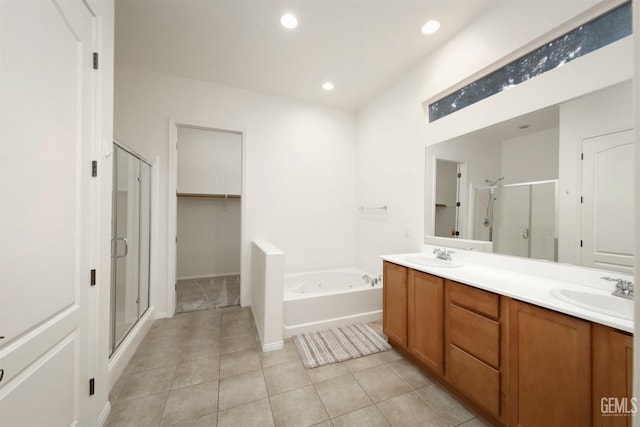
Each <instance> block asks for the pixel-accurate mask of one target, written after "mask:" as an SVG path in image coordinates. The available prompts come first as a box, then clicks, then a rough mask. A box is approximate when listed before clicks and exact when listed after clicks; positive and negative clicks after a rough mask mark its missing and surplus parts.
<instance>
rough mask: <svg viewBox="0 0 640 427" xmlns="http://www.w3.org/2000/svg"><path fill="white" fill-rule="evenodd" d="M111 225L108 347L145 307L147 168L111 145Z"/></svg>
mask: <svg viewBox="0 0 640 427" xmlns="http://www.w3.org/2000/svg"><path fill="white" fill-rule="evenodd" d="M113 161H114V168H113V172H114V173H113V194H112V197H113V201H112V203H113V205H112V206H113V207H112V210H113V211H112V226H111V230H112V231H111V233H112V235H111V308H112V310H111V327H112V330H111V350H112V351H113V350H115V349H116V348H117V346H118V345H119V344H120V342H121V341H122V339H123V338H124V337H125V336H126V335H127V333H128V332H129V331H130V330H131V328H133V326H134V325H135V324H136V322H137V321H138V319H139V318H140V316H141V315H142V314H143V313H144V311H145V310H146V309H147V308H148V306H149V249H150V244H149V243H150V242H149V238H150V228H149V224H150V220H149V218H150V182H151V168H150V166H149V165H148V164H146V163H144V162H143V161H141V160H140V159H139V158H137V157H136V156H134V155H133V154H131V153H129V152H128V151H126V150H124V149H123V148H121V147H119V146H117V145H114V160H113Z"/></svg>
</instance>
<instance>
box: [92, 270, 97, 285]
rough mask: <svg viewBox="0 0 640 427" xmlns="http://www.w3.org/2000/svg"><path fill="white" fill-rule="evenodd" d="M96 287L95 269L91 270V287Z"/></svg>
mask: <svg viewBox="0 0 640 427" xmlns="http://www.w3.org/2000/svg"><path fill="white" fill-rule="evenodd" d="M95 285H96V269H95V268H94V269H93V270H91V286H95Z"/></svg>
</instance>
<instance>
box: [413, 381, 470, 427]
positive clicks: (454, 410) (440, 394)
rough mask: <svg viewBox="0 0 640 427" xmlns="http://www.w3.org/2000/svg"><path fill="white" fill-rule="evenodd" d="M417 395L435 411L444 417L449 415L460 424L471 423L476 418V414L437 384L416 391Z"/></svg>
mask: <svg viewBox="0 0 640 427" xmlns="http://www.w3.org/2000/svg"><path fill="white" fill-rule="evenodd" d="M416 393H417V394H418V396H420V398H422V400H423V401H424V402H425V403H426V404H427V405H428V406H429V407H430V408H432V409H433V410H434V411H436V412H438V413H440V414H441V415H442V416H444V415H448V416H450V417H452V418H454V419H456V420H458V423H462V422H465V421H469V420H470V419H472V418H474V417H475V414H474V413H472V412H471V411H469V410H468V409H467V408H466V407H465V406H463V405H462V403H460V402H459V401H458V400H457V399H456V398H455V397H453V396H452V395H451V394H449V392H448V391H446V390H445V389H443V388H442V387H440V386H438V385H436V384H432V385H430V386H427V387H424V388H421V389H419V390H416Z"/></svg>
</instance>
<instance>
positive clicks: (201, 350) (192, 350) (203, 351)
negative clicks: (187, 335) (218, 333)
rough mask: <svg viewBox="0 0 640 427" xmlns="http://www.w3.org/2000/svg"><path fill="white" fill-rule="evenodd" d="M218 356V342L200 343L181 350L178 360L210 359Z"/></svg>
mask: <svg viewBox="0 0 640 427" xmlns="http://www.w3.org/2000/svg"><path fill="white" fill-rule="evenodd" d="M218 356H220V342H200V343H195V344H191V345H188V346H186V347H184V348H183V349H182V354H181V355H180V360H181V361H185V360H196V359H210V358H213V357H218Z"/></svg>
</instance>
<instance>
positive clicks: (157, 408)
mask: <svg viewBox="0 0 640 427" xmlns="http://www.w3.org/2000/svg"><path fill="white" fill-rule="evenodd" d="M167 395H168V393H159V394H154V395H151V396H145V397H140V398H138V399H131V400H120V401H117V402H113V403H112V405H111V414H109V418H108V419H107V422H106V423H105V427H147V426H149V427H151V426H153V427H156V426H157V425H158V423H159V422H160V419H161V418H162V411H163V409H164V404H165V402H166V401H167Z"/></svg>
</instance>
